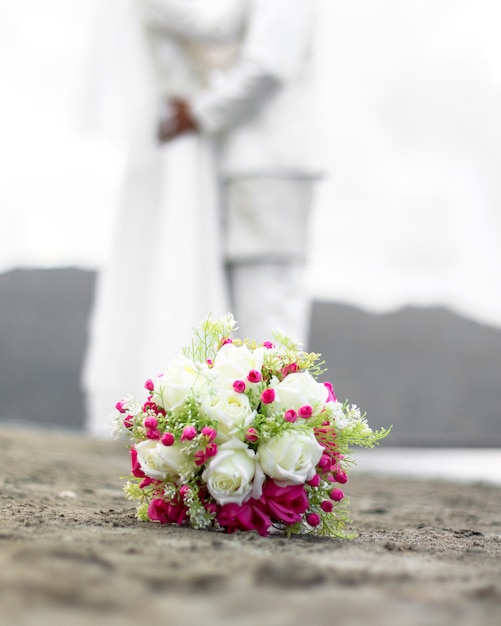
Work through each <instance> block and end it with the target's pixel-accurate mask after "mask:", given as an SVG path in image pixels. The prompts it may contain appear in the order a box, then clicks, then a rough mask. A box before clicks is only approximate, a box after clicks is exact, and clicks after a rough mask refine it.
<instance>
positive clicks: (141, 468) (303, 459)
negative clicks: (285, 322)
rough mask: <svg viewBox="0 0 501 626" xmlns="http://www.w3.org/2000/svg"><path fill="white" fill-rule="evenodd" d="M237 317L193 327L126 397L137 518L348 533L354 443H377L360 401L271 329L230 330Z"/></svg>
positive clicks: (121, 408)
mask: <svg viewBox="0 0 501 626" xmlns="http://www.w3.org/2000/svg"><path fill="white" fill-rule="evenodd" d="M235 330H236V323H235V321H234V319H233V317H232V315H231V314H228V315H226V316H224V317H223V318H220V319H213V318H211V317H209V318H208V319H206V320H204V321H202V322H201V324H200V325H199V327H197V328H195V329H194V334H193V340H192V344H191V345H190V346H188V347H186V348H185V349H184V350H183V352H182V354H181V355H180V356H179V357H178V358H176V359H174V360H172V361H171V362H170V363H168V364H167V368H166V370H165V372H164V373H162V374H160V375H159V376H157V377H156V378H155V379H150V380H148V381H146V383H145V388H146V390H147V397H146V400H145V401H138V400H137V399H135V398H132V397H130V396H128V397H125V398H124V399H122V400H120V401H119V402H118V403H117V405H116V409H115V411H114V414H113V420H114V422H115V431H116V433H117V434H118V433H125V434H126V435H127V436H128V438H129V440H130V455H131V466H132V469H131V476H130V477H128V480H127V483H126V485H125V488H124V491H125V493H126V495H127V497H128V498H130V499H131V500H134V501H135V502H137V516H138V518H139V519H141V520H151V521H155V522H160V523H164V524H178V525H188V526H191V527H193V528H199V529H203V528H206V529H209V528H213V529H219V530H222V531H226V532H229V533H232V532H235V531H239V530H242V531H257V532H258V533H259V534H260V535H263V536H265V535H268V534H269V533H270V532H284V533H286V534H289V535H290V534H293V533H313V534H320V535H328V536H337V537H347V536H349V535H348V533H347V532H346V531H345V526H346V524H347V523H348V522H349V521H350V519H349V515H348V511H347V508H346V499H345V498H344V491H343V486H344V484H345V483H346V482H347V480H348V469H349V467H350V465H352V464H353V461H352V460H351V458H350V456H351V447H352V446H353V445H359V446H364V447H372V446H374V445H375V444H376V443H377V442H378V441H379V440H380V439H382V438H383V437H385V436H386V435H387V434H388V432H389V430H384V429H381V430H379V431H374V430H372V429H371V428H370V427H369V425H368V423H367V421H366V419H365V417H364V416H363V415H362V414H361V412H360V410H359V409H358V407H357V406H355V405H353V404H348V402H343V403H342V402H340V401H338V400H337V398H336V395H335V393H334V388H333V386H332V384H331V383H330V382H328V381H323V382H322V381H320V380H319V378H320V376H321V375H322V373H323V370H322V369H321V365H322V363H321V362H319V359H320V355H319V354H313V353H306V352H303V351H302V350H301V346H300V344H298V343H297V342H296V341H294V340H293V339H292V338H290V337H288V336H287V335H285V334H283V333H281V332H279V331H275V332H274V334H273V342H272V341H269V342H268V341H267V342H264V343H263V344H256V342H255V341H253V340H249V339H245V340H241V339H238V338H234V337H232V335H233V334H234V332H235Z"/></svg>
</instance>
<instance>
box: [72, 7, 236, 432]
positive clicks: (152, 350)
mask: <svg viewBox="0 0 501 626" xmlns="http://www.w3.org/2000/svg"><path fill="white" fill-rule="evenodd" d="M104 5H105V10H104V11H103V12H104V13H105V15H103V13H102V14H101V15H100V22H99V28H100V30H101V33H102V34H103V35H104V40H105V46H104V53H103V54H102V55H101V56H99V54H97V55H96V63H97V64H98V65H97V66H95V73H94V82H95V83H97V87H96V88H95V96H94V97H95V98H96V110H97V114H96V118H97V120H98V124H99V126H100V127H103V128H104V129H105V131H109V132H110V133H111V134H112V135H116V136H119V138H120V140H121V141H122V142H124V143H125V145H127V148H128V150H127V151H128V159H127V166H126V168H125V174H124V180H123V186H122V192H121V196H120V202H119V206H118V211H117V218H116V224H115V230H114V235H113V241H112V243H111V246H110V255H109V259H108V261H107V263H106V265H105V267H104V268H103V270H102V272H101V273H100V275H99V277H98V283H97V287H96V295H95V301H94V308H93V313H92V316H91V322H90V328H89V343H88V350H87V354H86V358H85V361H84V370H83V379H82V383H83V388H84V392H85V395H86V407H87V416H86V426H87V431H88V432H89V434H91V435H93V436H108V435H109V433H110V430H111V424H110V419H109V418H110V415H111V413H112V411H113V409H114V406H115V404H116V403H117V402H118V401H119V400H120V399H121V398H122V397H124V396H125V395H127V394H132V395H134V396H135V397H138V398H139V399H141V398H145V396H146V392H145V390H144V382H145V381H146V379H147V378H150V377H154V376H156V375H157V374H159V373H160V372H161V371H163V370H164V369H165V367H166V364H167V362H168V361H169V360H171V359H173V358H175V357H177V356H178V355H179V353H180V350H181V348H182V347H183V346H184V345H187V344H188V343H189V342H190V338H191V330H192V328H193V326H195V325H197V324H198V322H199V321H200V320H201V319H202V318H204V317H206V316H207V315H209V314H213V315H216V316H219V315H221V314H223V313H226V312H227V300H226V288H225V280H224V271H223V260H222V253H221V246H220V244H219V237H220V230H221V229H220V224H219V220H220V217H219V202H218V188H217V178H216V173H215V160H214V154H213V149H214V148H213V146H212V145H211V143H209V142H208V141H207V140H206V139H204V138H201V137H199V136H197V135H195V134H190V135H185V136H183V137H181V138H179V139H176V140H175V141H173V142H172V143H169V144H166V145H164V146H162V147H161V148H160V147H158V146H156V145H155V141H154V130H155V128H156V124H157V122H158V110H159V106H158V103H159V101H160V100H162V99H165V98H166V97H168V96H169V95H181V96H182V95H189V93H190V90H196V89H199V88H200V80H201V73H202V72H201V69H203V68H201V67H200V59H201V56H202V55H201V51H200V50H194V49H191V50H190V49H187V48H182V47H181V45H180V44H177V43H176V42H174V41H168V40H166V39H165V38H164V39H161V40H160V39H157V40H155V41H153V42H152V41H151V34H150V39H149V40H147V38H146V37H145V33H146V31H145V30H144V29H142V28H141V22H140V18H139V14H138V13H137V6H136V4H135V2H134V1H133V0H113V1H112V2H111V1H109V2H108V3H104ZM152 43H153V45H151V44H152ZM98 47H99V46H98ZM150 55H151V56H150Z"/></svg>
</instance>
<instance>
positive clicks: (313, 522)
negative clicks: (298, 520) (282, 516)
mask: <svg viewBox="0 0 501 626" xmlns="http://www.w3.org/2000/svg"><path fill="white" fill-rule="evenodd" d="M306 521H307V522H308V524H309V525H310V526H318V525H319V524H320V515H318V514H317V513H308V515H307V516H306Z"/></svg>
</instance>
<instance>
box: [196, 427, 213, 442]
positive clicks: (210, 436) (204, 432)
mask: <svg viewBox="0 0 501 626" xmlns="http://www.w3.org/2000/svg"><path fill="white" fill-rule="evenodd" d="M200 432H201V433H202V435H204V437H207V439H208V440H209V441H214V439H215V438H216V437H217V432H216V429H215V428H212V427H211V426H204V427H203V428H202V430H201V431H200Z"/></svg>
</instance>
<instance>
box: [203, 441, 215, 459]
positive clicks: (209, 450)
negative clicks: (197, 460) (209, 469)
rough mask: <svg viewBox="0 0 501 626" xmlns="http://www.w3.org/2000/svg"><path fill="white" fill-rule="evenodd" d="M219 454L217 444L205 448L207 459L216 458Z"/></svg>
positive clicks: (210, 444)
mask: <svg viewBox="0 0 501 626" xmlns="http://www.w3.org/2000/svg"><path fill="white" fill-rule="evenodd" d="M216 454H217V446H216V444H215V443H209V445H208V446H207V447H206V448H205V455H206V456H207V457H209V458H210V457H212V456H216Z"/></svg>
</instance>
